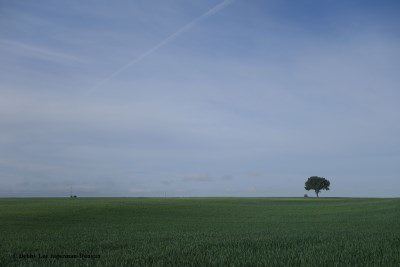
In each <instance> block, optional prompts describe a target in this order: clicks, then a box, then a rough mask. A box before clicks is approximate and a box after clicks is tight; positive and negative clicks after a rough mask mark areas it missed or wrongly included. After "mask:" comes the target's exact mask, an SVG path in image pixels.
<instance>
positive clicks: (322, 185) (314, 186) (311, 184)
mask: <svg viewBox="0 0 400 267" xmlns="http://www.w3.org/2000/svg"><path fill="white" fill-rule="evenodd" d="M330 184H331V183H330V182H329V181H328V180H327V179H325V178H324V177H319V176H311V177H309V178H308V179H307V181H306V183H305V187H304V188H305V189H306V190H307V191H309V190H314V191H315V194H317V197H319V192H321V190H329V186H330Z"/></svg>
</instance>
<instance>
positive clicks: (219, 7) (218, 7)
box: [87, 0, 235, 94]
mask: <svg viewBox="0 0 400 267" xmlns="http://www.w3.org/2000/svg"><path fill="white" fill-rule="evenodd" d="M234 1H235V0H224V1H223V2H221V3H219V4H218V5H216V6H214V7H213V8H211V9H210V10H208V11H207V12H205V13H203V14H202V15H201V16H199V17H197V18H195V19H194V20H192V21H191V22H189V23H188V24H186V25H185V26H183V27H182V28H180V29H179V30H177V31H176V32H174V33H172V34H171V35H169V36H168V37H167V38H165V39H164V40H162V41H161V42H159V43H158V44H157V45H155V46H153V47H152V48H151V49H149V50H147V51H146V52H144V53H143V54H141V55H140V56H138V57H137V58H135V59H134V60H132V61H129V62H128V63H127V64H125V65H123V66H122V67H120V68H119V69H117V70H116V71H114V72H113V73H112V74H111V75H110V76H108V77H106V78H105V79H104V80H102V81H101V82H99V83H98V84H97V85H95V86H93V87H92V88H91V89H90V90H89V91H88V92H87V93H88V94H90V93H93V92H94V91H96V90H98V89H99V88H100V87H101V86H102V85H104V84H105V83H107V82H108V81H110V80H112V79H114V78H115V77H116V76H118V75H119V74H120V73H122V72H124V71H125V70H127V69H128V68H130V67H132V66H133V65H135V64H136V63H138V62H139V61H141V60H142V59H144V58H145V57H147V56H148V55H150V54H152V53H154V52H155V51H157V50H158V49H160V48H161V47H163V46H164V45H166V44H168V43H169V42H171V41H172V40H174V39H176V38H177V37H178V36H179V35H181V34H182V33H184V32H186V31H188V30H190V29H191V28H192V27H193V26H194V25H196V24H197V23H199V22H201V21H202V20H204V19H206V18H207V17H209V16H211V15H214V14H216V13H217V12H219V11H220V10H222V9H224V8H225V7H227V6H228V5H230V4H231V3H232V2H234Z"/></svg>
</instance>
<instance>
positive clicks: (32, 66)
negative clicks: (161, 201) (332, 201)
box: [0, 0, 400, 197]
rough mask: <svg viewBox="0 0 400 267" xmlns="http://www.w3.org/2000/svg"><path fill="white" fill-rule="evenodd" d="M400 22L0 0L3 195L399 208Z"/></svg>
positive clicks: (242, 2)
mask: <svg viewBox="0 0 400 267" xmlns="http://www.w3.org/2000/svg"><path fill="white" fill-rule="evenodd" d="M399 11H400V4H399V2H398V1H328V0H326V1H289V0H287V1H284V0H283V1H278V0H271V1H255V0H254V1H249V0H236V1H221V0H219V1H217V0H206V1H205V0H203V1H188V0H186V1H183V0H182V1H178V0H170V1H153V0H151V1H148V0H146V1H113V2H112V3H111V2H109V1H46V0H43V1H0V58H1V60H0V125H1V131H0V151H1V152H0V196H65V195H68V194H69V190H70V187H71V186H72V188H73V191H74V192H75V193H76V194H78V195H80V196H163V195H164V194H165V193H166V194H167V195H168V196H302V195H303V194H304V193H307V191H305V190H304V182H305V180H306V179H307V178H308V177H309V176H312V175H318V176H323V177H326V178H327V179H329V180H330V181H331V190H330V191H328V192H324V193H323V194H322V195H324V196H357V197H361V196H363V197H368V196H371V197H399V192H400V191H399V188H400V176H399V173H400V164H399V162H400V141H399V138H398V137H399V136H400V107H399V105H398V102H399V99H400V92H399V84H400V68H399V67H398V64H399V61H400V17H399V16H398V14H399ZM309 194H311V192H310V193H309Z"/></svg>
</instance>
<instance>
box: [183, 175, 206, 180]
mask: <svg viewBox="0 0 400 267" xmlns="http://www.w3.org/2000/svg"><path fill="white" fill-rule="evenodd" d="M182 180H183V181H186V182H211V181H213V179H212V178H211V177H209V176H208V175H192V176H188V177H184V178H183V179H182Z"/></svg>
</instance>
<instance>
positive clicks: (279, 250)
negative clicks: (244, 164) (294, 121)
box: [0, 198, 400, 266]
mask: <svg viewBox="0 0 400 267" xmlns="http://www.w3.org/2000/svg"><path fill="white" fill-rule="evenodd" d="M36 265H37V266H54V265H55V266H87V265H89V266H224V265H228V266H400V199H366V198H365V199H356V198H320V199H316V198H77V199H69V198H65V199H63V198H19V199H17V198H8V199H0V266H36Z"/></svg>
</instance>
